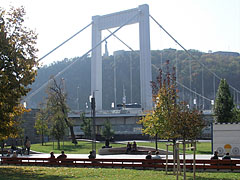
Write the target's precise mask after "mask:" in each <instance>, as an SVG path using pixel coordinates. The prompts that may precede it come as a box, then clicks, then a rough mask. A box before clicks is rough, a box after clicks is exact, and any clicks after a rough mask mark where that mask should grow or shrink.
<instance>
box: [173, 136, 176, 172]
mask: <svg viewBox="0 0 240 180" xmlns="http://www.w3.org/2000/svg"><path fill="white" fill-rule="evenodd" d="M173 174H174V175H175V174H176V140H175V139H173Z"/></svg>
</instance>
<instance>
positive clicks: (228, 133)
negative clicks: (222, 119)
mask: <svg viewBox="0 0 240 180" xmlns="http://www.w3.org/2000/svg"><path fill="white" fill-rule="evenodd" d="M213 150H214V151H216V150H217V151H218V153H219V155H224V154H225V153H227V152H229V153H230V155H231V156H240V124H213Z"/></svg>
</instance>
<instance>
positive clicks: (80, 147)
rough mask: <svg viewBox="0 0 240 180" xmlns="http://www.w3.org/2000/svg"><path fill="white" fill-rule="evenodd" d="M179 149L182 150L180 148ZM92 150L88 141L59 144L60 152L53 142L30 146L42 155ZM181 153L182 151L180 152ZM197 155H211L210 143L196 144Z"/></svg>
mask: <svg viewBox="0 0 240 180" xmlns="http://www.w3.org/2000/svg"><path fill="white" fill-rule="evenodd" d="M166 143H167V142H158V148H160V149H166ZM110 145H111V146H113V147H124V146H126V145H124V144H116V143H111V144H110ZM137 145H138V146H149V147H153V148H155V142H138V143H137ZM102 146H104V143H103V142H99V143H97V144H96V149H97V153H98V149H101V148H102ZM180 148H182V147H181V146H180ZM91 149H92V143H91V142H89V141H79V142H78V144H77V145H76V146H75V145H74V144H72V143H71V142H70V141H65V142H64V143H63V142H61V148H60V150H58V149H57V143H56V142H54V146H53V142H48V143H46V144H44V146H42V144H32V145H31V150H34V151H37V152H43V153H49V152H50V151H53V152H54V153H60V152H61V150H64V151H65V153H67V154H88V153H89V151H90V150H91ZM169 151H172V146H169ZM181 152H182V151H181ZM186 153H188V154H192V153H193V151H191V150H187V151H186ZM196 153H197V154H211V143H210V142H198V143H197V151H196Z"/></svg>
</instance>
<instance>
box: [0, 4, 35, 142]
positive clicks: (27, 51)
mask: <svg viewBox="0 0 240 180" xmlns="http://www.w3.org/2000/svg"><path fill="white" fill-rule="evenodd" d="M24 15H25V11H24V8H23V7H21V8H17V9H14V8H11V9H10V10H9V11H8V12H6V11H5V10H4V9H2V8H0V121H1V126H0V138H2V139H5V138H8V137H9V136H12V135H14V134H15V135H16V128H17V127H18V126H19V123H18V122H17V120H16V118H15V117H16V116H19V115H21V114H22V113H23V112H25V111H26V109H25V108H24V107H23V106H21V105H20V100H21V97H23V96H25V95H26V94H27V93H28V92H29V91H30V89H29V87H28V86H29V85H30V84H32V83H33V82H34V79H35V76H36V70H37V66H38V62H37V60H36V52H37V49H36V48H35V45H36V39H37V35H36V34H35V32H34V31H32V30H30V29H28V28H26V27H25V26H24Z"/></svg>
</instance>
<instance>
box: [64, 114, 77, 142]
mask: <svg viewBox="0 0 240 180" xmlns="http://www.w3.org/2000/svg"><path fill="white" fill-rule="evenodd" d="M62 112H63V114H64V113H65V110H64V109H62ZM64 120H65V122H66V124H67V126H68V127H69V130H70V133H71V138H72V143H74V144H77V143H78V142H77V140H76V136H75V134H74V131H73V126H72V125H71V124H70V123H69V122H68V120H67V118H64Z"/></svg>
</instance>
